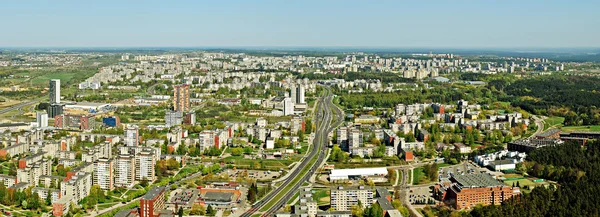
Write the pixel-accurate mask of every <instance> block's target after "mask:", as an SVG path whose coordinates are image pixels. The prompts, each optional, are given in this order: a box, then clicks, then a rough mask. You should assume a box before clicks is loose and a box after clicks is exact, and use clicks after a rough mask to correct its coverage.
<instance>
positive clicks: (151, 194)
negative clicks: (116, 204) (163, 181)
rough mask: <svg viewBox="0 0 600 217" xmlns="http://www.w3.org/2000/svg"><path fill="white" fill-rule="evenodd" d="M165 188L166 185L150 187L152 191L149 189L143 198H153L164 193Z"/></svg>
mask: <svg viewBox="0 0 600 217" xmlns="http://www.w3.org/2000/svg"><path fill="white" fill-rule="evenodd" d="M164 190H165V187H154V188H152V189H150V191H148V192H147V193H146V195H144V197H143V198H142V199H143V200H153V199H154V198H155V197H156V196H158V195H159V194H161V193H163V192H164Z"/></svg>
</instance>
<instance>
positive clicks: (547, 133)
mask: <svg viewBox="0 0 600 217" xmlns="http://www.w3.org/2000/svg"><path fill="white" fill-rule="evenodd" d="M560 132H562V131H561V130H560V129H558V128H552V129H548V130H546V131H544V132H541V133H540V134H538V135H537V136H540V137H548V136H552V135H554V134H556V133H560Z"/></svg>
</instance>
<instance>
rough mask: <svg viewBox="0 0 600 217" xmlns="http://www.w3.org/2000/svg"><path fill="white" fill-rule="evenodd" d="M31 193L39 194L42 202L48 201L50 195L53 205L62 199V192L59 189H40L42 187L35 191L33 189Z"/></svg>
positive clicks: (36, 188)
mask: <svg viewBox="0 0 600 217" xmlns="http://www.w3.org/2000/svg"><path fill="white" fill-rule="evenodd" d="M31 193H34V194H35V193H37V194H38V195H39V196H40V198H41V199H42V200H44V201H45V200H46V197H48V195H50V197H51V198H52V199H51V201H52V203H54V202H56V201H57V200H58V199H60V190H58V189H54V188H40V187H35V188H33V189H31Z"/></svg>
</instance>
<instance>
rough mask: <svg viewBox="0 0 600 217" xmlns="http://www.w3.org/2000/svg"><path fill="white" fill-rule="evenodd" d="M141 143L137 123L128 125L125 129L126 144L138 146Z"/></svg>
mask: <svg viewBox="0 0 600 217" xmlns="http://www.w3.org/2000/svg"><path fill="white" fill-rule="evenodd" d="M139 144H140V129H139V127H138V126H136V125H128V126H127V128H126V129H125V145H126V146H138V145H139Z"/></svg>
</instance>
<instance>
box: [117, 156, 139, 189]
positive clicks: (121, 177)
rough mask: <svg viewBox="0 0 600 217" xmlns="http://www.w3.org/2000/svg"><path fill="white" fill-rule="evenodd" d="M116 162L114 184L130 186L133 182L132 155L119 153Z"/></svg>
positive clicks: (133, 165) (133, 163)
mask: <svg viewBox="0 0 600 217" xmlns="http://www.w3.org/2000/svg"><path fill="white" fill-rule="evenodd" d="M116 164H117V165H116V169H115V186H117V187H125V188H129V187H132V186H133V184H134V183H135V168H136V167H135V158H134V157H133V156H132V155H119V156H118V157H117V158H116Z"/></svg>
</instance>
